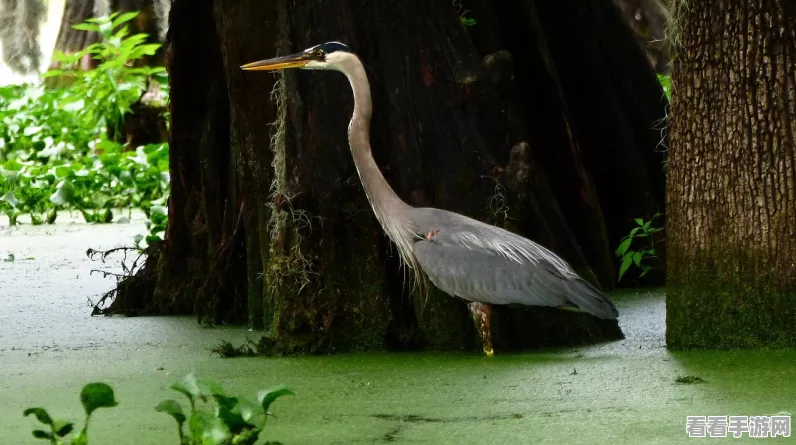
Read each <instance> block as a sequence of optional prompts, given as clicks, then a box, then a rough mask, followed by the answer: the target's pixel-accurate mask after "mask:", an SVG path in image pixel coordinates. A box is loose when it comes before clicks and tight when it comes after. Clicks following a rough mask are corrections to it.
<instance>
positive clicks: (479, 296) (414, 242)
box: [241, 42, 618, 356]
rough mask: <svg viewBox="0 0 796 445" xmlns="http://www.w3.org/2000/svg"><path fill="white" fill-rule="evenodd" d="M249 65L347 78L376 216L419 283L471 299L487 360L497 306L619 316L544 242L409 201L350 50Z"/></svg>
mask: <svg viewBox="0 0 796 445" xmlns="http://www.w3.org/2000/svg"><path fill="white" fill-rule="evenodd" d="M241 68H242V69H244V70H266V71H278V70H283V69H288V68H301V69H310V70H334V71H339V72H341V73H343V74H345V76H346V77H347V78H348V81H349V82H350V84H351V89H352V90H353V93H354V113H353V115H352V116H351V122H350V123H349V125H348V142H349V145H350V148H351V154H352V155H353V158H354V164H355V165H356V168H357V172H358V173H359V177H360V179H361V180H362V186H363V187H364V189H365V194H366V195H367V197H368V201H370V204H371V206H372V207H373V212H374V213H375V215H376V218H377V219H378V221H379V223H381V226H382V228H383V229H384V231H385V232H386V233H387V236H389V238H390V239H391V240H392V242H393V243H394V244H395V245H396V247H397V248H398V253H399V255H400V257H401V260H402V261H403V263H404V264H405V265H406V266H408V267H409V268H410V269H411V270H412V271H413V274H414V277H415V279H418V280H420V279H421V275H420V270H422V271H423V272H425V274H426V275H427V276H428V278H429V279H430V280H431V282H432V283H433V284H434V285H435V286H437V287H438V288H439V289H441V290H442V291H444V292H445V293H447V294H448V295H451V296H457V297H460V298H463V299H464V300H467V301H468V303H467V305H468V307H469V309H470V312H471V313H472V315H473V319H474V321H475V324H476V327H477V329H478V331H479V334H480V335H481V341H482V344H483V348H484V352H485V353H486V355H488V356H491V355H493V349H492V336H491V331H490V327H489V322H490V317H491V312H492V306H491V305H494V304H501V305H525V306H552V307H559V308H568V309H575V310H585V311H586V312H588V313H590V314H592V315H594V316H596V317H599V318H603V319H614V318H616V317H617V316H618V311H617V310H616V306H614V304H613V303H612V302H611V301H610V300H609V299H608V298H606V297H605V296H604V295H603V294H602V293H601V292H600V291H599V290H598V289H597V288H595V287H594V286H592V285H591V284H590V283H589V282H587V281H586V280H584V279H583V278H581V277H580V276H578V274H577V273H575V271H574V270H573V269H572V267H570V265H569V264H567V262H566V261H564V260H563V259H561V258H560V257H558V256H557V255H556V254H554V253H553V252H551V251H549V250H548V249H546V248H544V247H542V246H540V245H539V244H537V243H534V242H533V241H531V240H529V239H527V238H523V237H522V236H519V235H517V234H514V233H512V232H509V231H507V230H504V229H501V228H499V227H495V226H491V225H489V224H485V223H483V222H480V221H477V220H475V219H472V218H468V217H466V216H463V215H460V214H458V213H453V212H449V211H447V210H440V209H435V208H428V207H423V208H416V207H412V206H410V205H408V204H407V203H405V202H404V201H402V200H401V198H399V197H398V195H396V194H395V192H394V191H393V190H392V188H390V186H389V184H388V183H387V181H386V180H385V179H384V176H383V175H382V174H381V171H379V168H378V166H377V165H376V162H375V161H374V160H373V155H372V154H371V151H370V119H371V115H372V111H373V110H372V104H371V100H370V84H369V83H368V77H367V74H366V73H365V69H364V67H363V66H362V62H361V61H360V60H359V57H357V56H356V54H354V53H353V52H352V51H351V49H350V48H349V47H348V46H346V45H344V44H342V43H339V42H328V43H324V44H321V45H317V46H313V47H312V48H309V49H306V50H304V51H302V52H300V53H296V54H291V55H289V56H283V57H277V58H273V59H268V60H261V61H258V62H252V63H248V64H246V65H243V66H241Z"/></svg>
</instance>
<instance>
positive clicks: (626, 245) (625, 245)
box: [614, 238, 633, 257]
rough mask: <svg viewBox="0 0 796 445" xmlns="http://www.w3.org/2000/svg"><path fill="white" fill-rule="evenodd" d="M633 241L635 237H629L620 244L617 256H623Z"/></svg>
mask: <svg viewBox="0 0 796 445" xmlns="http://www.w3.org/2000/svg"><path fill="white" fill-rule="evenodd" d="M632 242H633V238H627V239H625V240H624V241H622V243H621V244H619V247H618V248H617V249H616V252H614V253H615V254H616V256H618V257H621V256H623V255H624V254H625V252H627V249H629V248H630V244H631V243H632Z"/></svg>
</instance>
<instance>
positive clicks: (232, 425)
mask: <svg viewBox="0 0 796 445" xmlns="http://www.w3.org/2000/svg"><path fill="white" fill-rule="evenodd" d="M213 397H215V399H216V403H217V404H218V410H217V411H216V415H217V416H218V417H219V418H220V419H222V420H223V421H224V424H225V425H227V427H228V428H229V430H230V431H231V432H233V433H238V432H240V431H241V430H243V429H244V428H247V427H248V426H249V424H248V423H247V422H246V420H245V419H244V418H243V416H241V415H240V413H237V412H235V410H234V408H235V406H237V402H238V399H237V398H235V397H226V396H222V395H218V394H216V395H214V396H213Z"/></svg>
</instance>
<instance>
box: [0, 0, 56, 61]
mask: <svg viewBox="0 0 796 445" xmlns="http://www.w3.org/2000/svg"><path fill="white" fill-rule="evenodd" d="M46 14H47V7H46V6H45V4H44V0H1V1H0V43H2V46H3V61H4V62H5V63H6V64H7V65H8V66H9V67H10V68H11V69H12V70H13V71H14V72H16V73H18V74H29V73H32V72H35V71H38V70H39V67H40V66H41V59H42V53H41V48H40V46H39V28H40V26H41V23H42V22H43V21H44V19H45V18H46Z"/></svg>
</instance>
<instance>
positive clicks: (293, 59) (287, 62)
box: [240, 52, 315, 71]
mask: <svg viewBox="0 0 796 445" xmlns="http://www.w3.org/2000/svg"><path fill="white" fill-rule="evenodd" d="M312 60H315V58H314V57H313V55H312V54H309V53H306V52H301V53H296V54H291V55H289V56H282V57H275V58H273V59H268V60H260V61H257V62H251V63H247V64H246V65H241V67H240V68H241V69H242V70H247V71H279V70H284V69H288V68H301V67H303V66H304V65H306V64H308V63H310V61H312Z"/></svg>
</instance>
